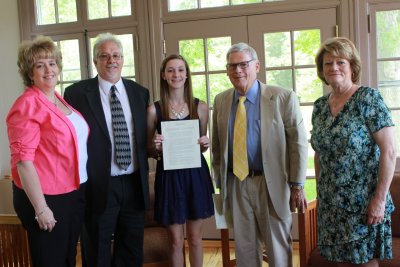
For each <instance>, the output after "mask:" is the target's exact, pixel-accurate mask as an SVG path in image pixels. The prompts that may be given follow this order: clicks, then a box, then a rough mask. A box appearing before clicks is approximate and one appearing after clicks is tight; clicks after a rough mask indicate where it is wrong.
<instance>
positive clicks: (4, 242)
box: [0, 214, 32, 267]
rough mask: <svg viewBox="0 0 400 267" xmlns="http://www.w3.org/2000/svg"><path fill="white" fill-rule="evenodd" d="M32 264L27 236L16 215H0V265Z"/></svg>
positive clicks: (24, 265)
mask: <svg viewBox="0 0 400 267" xmlns="http://www.w3.org/2000/svg"><path fill="white" fill-rule="evenodd" d="M8 266H21V267H30V266H32V262H31V257H30V254H29V246H28V237H27V234H26V231H25V229H24V228H23V227H22V225H21V222H20V220H19V219H18V217H17V215H11V214H7V215H6V214H1V215H0V267H8Z"/></svg>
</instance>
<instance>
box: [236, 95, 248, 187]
mask: <svg viewBox="0 0 400 267" xmlns="http://www.w3.org/2000/svg"><path fill="white" fill-rule="evenodd" d="M244 101H246V97H245V96H241V97H239V103H238V107H237V111H236V117H235V125H234V127H233V174H235V175H236V177H238V178H239V179H240V180H241V181H243V180H244V178H246V177H247V175H248V174H249V163H248V160H247V138H246V132H247V128H246V107H245V106H244Z"/></svg>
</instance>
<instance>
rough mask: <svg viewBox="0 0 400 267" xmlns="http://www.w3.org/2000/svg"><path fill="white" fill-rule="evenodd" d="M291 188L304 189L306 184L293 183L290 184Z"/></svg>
mask: <svg viewBox="0 0 400 267" xmlns="http://www.w3.org/2000/svg"><path fill="white" fill-rule="evenodd" d="M290 188H293V189H296V190H302V189H304V185H301V184H292V185H290Z"/></svg>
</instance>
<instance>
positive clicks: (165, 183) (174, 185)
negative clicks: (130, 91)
mask: <svg viewBox="0 0 400 267" xmlns="http://www.w3.org/2000/svg"><path fill="white" fill-rule="evenodd" d="M196 104H198V99H196ZM154 105H155V108H156V112H157V131H158V132H159V133H161V121H162V120H163V119H162V116H161V108H160V104H159V103H158V102H155V103H154ZM188 119H189V116H187V117H186V118H184V119H183V120H188ZM171 120H174V119H169V121H171ZM154 191H155V203H154V217H155V220H156V221H157V222H159V223H161V224H164V225H171V224H184V223H186V220H197V219H206V218H209V217H211V216H213V215H214V204H213V200H212V194H213V193H214V186H213V183H212V180H211V175H210V170H209V168H208V165H207V162H206V160H205V158H204V156H203V154H201V167H199V168H189V169H179V170H164V166H163V161H162V160H159V161H157V170H156V179H155V183H154Z"/></svg>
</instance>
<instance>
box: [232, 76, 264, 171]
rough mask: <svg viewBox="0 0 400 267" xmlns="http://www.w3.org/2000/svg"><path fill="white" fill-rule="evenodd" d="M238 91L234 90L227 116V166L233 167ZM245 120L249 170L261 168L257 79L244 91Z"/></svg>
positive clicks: (258, 87)
mask: <svg viewBox="0 0 400 267" xmlns="http://www.w3.org/2000/svg"><path fill="white" fill-rule="evenodd" d="M239 96H240V95H239V93H238V92H237V91H236V90H235V93H234V96H233V103H232V109H231V115H230V117H229V130H228V131H229V132H228V157H229V158H228V166H229V168H232V167H233V159H232V153H233V127H234V124H235V117H236V110H237V105H238V102H239ZM244 105H245V107H246V122H247V126H246V128H247V135H246V137H247V158H248V161H249V170H256V171H260V170H263V165H262V157H261V121H260V84H259V82H258V81H257V80H255V81H254V83H253V85H252V86H251V87H250V89H249V90H248V91H247V93H246V101H245V102H244Z"/></svg>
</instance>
